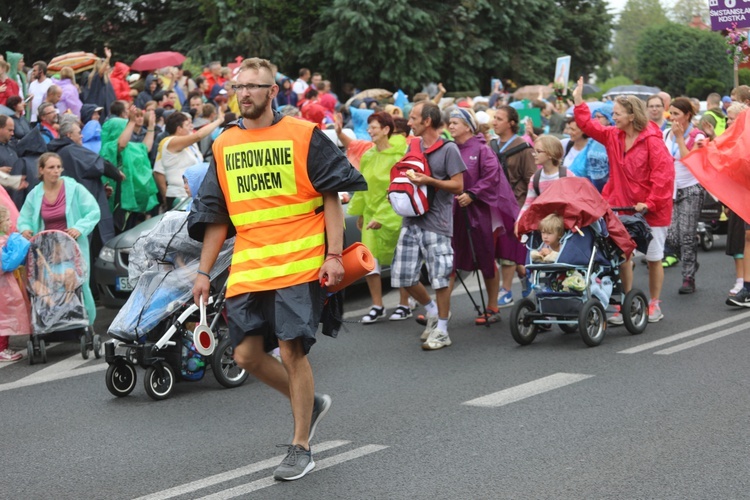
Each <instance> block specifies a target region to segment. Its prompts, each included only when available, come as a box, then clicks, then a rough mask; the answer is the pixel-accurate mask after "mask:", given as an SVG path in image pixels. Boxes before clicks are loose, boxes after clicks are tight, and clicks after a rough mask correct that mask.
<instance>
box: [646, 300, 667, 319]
mask: <svg viewBox="0 0 750 500" xmlns="http://www.w3.org/2000/svg"><path fill="white" fill-rule="evenodd" d="M662 319H664V315H663V314H662V312H661V300H655V299H651V300H650V301H649V303H648V322H649V323H657V322H659V321H661V320H662Z"/></svg>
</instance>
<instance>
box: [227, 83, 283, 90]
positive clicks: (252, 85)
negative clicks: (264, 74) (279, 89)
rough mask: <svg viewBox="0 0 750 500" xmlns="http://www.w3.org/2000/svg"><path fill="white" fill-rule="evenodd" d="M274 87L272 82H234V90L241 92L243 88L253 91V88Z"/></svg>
mask: <svg viewBox="0 0 750 500" xmlns="http://www.w3.org/2000/svg"><path fill="white" fill-rule="evenodd" d="M271 87H273V84H272V83H246V84H244V85H242V84H234V85H232V90H234V91H235V92H241V91H243V90H247V91H248V92H249V91H252V90H258V89H270V88H271Z"/></svg>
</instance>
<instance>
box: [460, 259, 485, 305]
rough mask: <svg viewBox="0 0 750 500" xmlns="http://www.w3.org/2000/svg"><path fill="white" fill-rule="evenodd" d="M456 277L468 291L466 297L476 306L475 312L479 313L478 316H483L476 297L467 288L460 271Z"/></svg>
mask: <svg viewBox="0 0 750 500" xmlns="http://www.w3.org/2000/svg"><path fill="white" fill-rule="evenodd" d="M456 277H457V278H458V281H460V282H461V285H463V287H464V290H466V295H468V296H469V300H470V301H471V303H472V304H474V310H475V311H476V312H477V316H481V315H482V311H481V310H480V309H479V306H478V305H477V303H476V302H475V301H474V297H473V296H472V295H471V292H470V291H469V288H468V287H467V286H466V283H464V279H463V278H462V277H461V271H459V270H458V269H456ZM480 293H481V292H480Z"/></svg>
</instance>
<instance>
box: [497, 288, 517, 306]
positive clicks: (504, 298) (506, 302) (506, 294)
mask: <svg viewBox="0 0 750 500" xmlns="http://www.w3.org/2000/svg"><path fill="white" fill-rule="evenodd" d="M512 305H513V292H511V291H510V290H506V289H505V288H501V289H500V293H499V294H498V296H497V307H499V308H501V309H502V308H505V307H511V306H512Z"/></svg>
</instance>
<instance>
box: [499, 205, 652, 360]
mask: <svg viewBox="0 0 750 500" xmlns="http://www.w3.org/2000/svg"><path fill="white" fill-rule="evenodd" d="M599 225H603V221H602V220H600V221H599V222H598V223H597V224H594V225H592V226H589V227H586V228H583V230H581V232H580V233H579V232H574V231H569V232H567V233H566V234H565V236H564V237H563V239H562V240H561V244H562V245H566V244H569V242H570V241H571V239H572V238H576V237H578V235H579V234H580V235H581V236H584V233H583V231H587V232H589V233H590V236H591V238H592V245H591V256H590V257H589V259H588V263H587V264H583V263H581V264H566V263H538V264H534V263H532V264H528V265H527V266H526V270H527V272H531V284H532V293H531V294H530V296H529V297H526V298H524V299H523V300H521V301H520V302H518V303H516V305H515V306H514V307H513V310H512V311H511V317H510V321H511V325H510V326H511V334H512V335H513V339H514V340H515V341H516V342H518V343H519V344H521V345H528V344H531V343H532V342H533V341H534V339H535V338H536V335H537V333H538V332H539V331H540V329H541V328H542V325H547V324H556V325H559V326H560V328H561V329H562V330H563V332H565V333H574V332H575V331H576V330H578V331H579V334H580V335H581V339H582V340H583V342H584V343H585V344H586V345H587V346H589V347H594V346H597V345H599V344H601V342H602V341H603V340H604V337H605V335H606V330H607V316H606V308H607V307H608V306H609V305H610V304H612V305H620V306H621V313H622V315H623V322H624V324H625V328H626V329H627V330H628V331H629V332H630V333H631V334H633V335H636V334H640V333H642V332H643V331H644V330H645V329H646V326H647V324H648V300H647V298H646V295H645V294H644V293H643V292H642V291H640V290H638V289H636V288H633V289H632V290H630V291H629V292H628V293H623V289H622V280H621V278H620V269H619V266H620V264H622V262H624V261H623V259H622V258H621V257H620V256H619V249H618V248H617V247H616V246H615V245H614V244H613V243H612V242H611V241H610V240H609V238H608V236H607V235H606V234H605V233H604V232H603V231H602V228H601V227H594V226H599ZM538 234H539V233H538V232H534V233H532V234H531V235H530V238H529V241H528V242H527V247H528V248H529V250H532V249H533V248H535V247H536V246H538V243H539V240H538ZM562 251H563V248H561V253H562ZM599 257H601V258H603V259H604V260H606V261H607V262H608V264H604V263H603V262H602V260H600V259H599ZM569 271H578V272H579V273H580V274H581V275H582V276H583V279H584V281H585V283H586V286H585V288H584V289H583V290H581V291H560V290H554V289H553V288H554V286H552V285H554V284H555V283H560V282H561V281H562V280H560V277H561V276H563V275H566V274H567V273H568V272H569ZM597 277H600V278H604V277H609V278H610V279H611V281H612V294H611V295H610V299H609V304H602V303H601V301H600V300H599V298H597V297H596V296H595V295H594V294H593V293H592V281H593V279H594V278H597ZM545 288H546V289H547V290H546V291H545Z"/></svg>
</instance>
